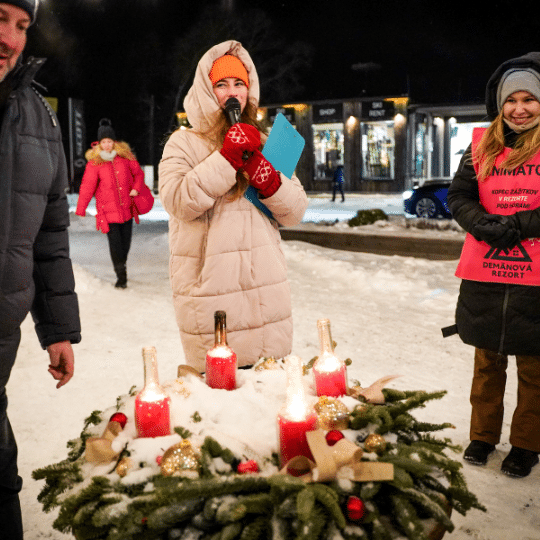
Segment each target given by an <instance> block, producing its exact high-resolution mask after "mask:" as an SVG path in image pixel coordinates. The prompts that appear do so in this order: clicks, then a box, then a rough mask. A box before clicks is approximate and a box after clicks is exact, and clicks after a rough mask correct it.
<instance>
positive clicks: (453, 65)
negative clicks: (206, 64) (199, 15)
mask: <svg viewBox="0 0 540 540" xmlns="http://www.w3.org/2000/svg"><path fill="white" fill-rule="evenodd" d="M236 5H237V7H238V8H240V9H239V10H240V11H241V10H242V8H244V7H246V6H250V7H257V8H260V9H264V10H265V11H266V12H267V13H268V14H269V15H270V16H271V17H272V18H274V19H275V21H276V25H277V26H278V27H279V28H280V29H281V30H282V31H283V32H285V33H287V34H288V35H290V37H291V38H294V39H298V40H305V41H307V42H309V43H311V44H313V46H314V48H315V56H314V65H313V67H312V70H311V76H310V78H309V84H308V87H307V88H306V95H307V97H308V98H310V97H311V98H312V99H325V98H331V97H355V96H360V95H362V90H364V89H365V90H366V91H367V92H368V95H369V94H373V93H377V92H378V91H380V92H382V93H389V94H392V93H395V94H401V93H406V92H407V91H408V90H409V92H410V95H411V98H412V99H413V100H415V101H428V102H437V101H451V102H459V101H483V97H484V87H485V83H486V82H487V79H488V78H489V76H490V74H491V73H492V72H493V71H494V70H495V68H496V67H497V66H498V65H499V64H500V63H502V62H503V61H505V60H507V59H508V58H512V57H515V56H520V55H522V54H525V53H527V52H529V51H532V50H540V3H538V2H532V1H526V2H513V1H506V0H505V1H492V2H490V3H488V4H487V5H486V3H484V2H475V1H474V0H470V1H468V2H463V1H461V0H458V1H447V2H440V1H420V0H409V1H407V0H401V1H397V0H386V1H384V0H383V1H381V0H356V1H348V0H343V1H340V0H334V1H328V0H325V1H322V0H312V1H310V2H302V1H295V0H278V1H268V0H266V1H263V0H238V1H237V2H236ZM369 62H374V63H376V64H379V65H380V66H381V69H380V70H378V71H376V72H370V73H362V72H359V71H353V70H352V69H351V66H352V65H353V64H358V63H369ZM306 82H307V81H306Z"/></svg>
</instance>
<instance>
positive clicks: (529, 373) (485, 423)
mask: <svg viewBox="0 0 540 540" xmlns="http://www.w3.org/2000/svg"><path fill="white" fill-rule="evenodd" d="M516 365H517V378H518V392H517V406H516V408H515V410H514V414H513V417H512V423H511V425H510V444H511V445H512V446H517V447H518V448H525V449H526V450H531V451H532V452H540V357H539V356H516ZM507 367H508V357H506V356H501V355H499V354H497V353H495V352H492V351H487V350H485V349H475V355H474V376H473V382H472V388H471V405H472V415H471V433H470V438H471V440H478V441H484V442H487V443H490V444H497V443H498V442H499V441H500V438H501V430H502V423H503V414H504V390H505V387H506V368H507Z"/></svg>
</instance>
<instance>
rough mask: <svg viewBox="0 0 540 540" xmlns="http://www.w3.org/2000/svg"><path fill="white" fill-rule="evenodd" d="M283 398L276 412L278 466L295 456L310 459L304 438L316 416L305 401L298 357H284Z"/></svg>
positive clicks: (315, 423) (311, 428)
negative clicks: (285, 383)
mask: <svg viewBox="0 0 540 540" xmlns="http://www.w3.org/2000/svg"><path fill="white" fill-rule="evenodd" d="M286 367H287V399H286V401H285V406H284V407H283V409H282V410H281V412H280V413H279V414H278V417H277V425H278V438H279V456H280V462H281V466H282V467H283V466H284V465H285V464H286V463H287V462H288V461H290V460H291V459H292V458H294V457H296V456H305V457H307V458H309V459H313V456H312V454H311V450H310V449H309V445H308V442H307V438H306V433H307V432H308V431H313V430H315V429H317V415H316V414H315V411H314V410H313V407H310V406H309V405H308V403H307V400H306V395H305V389H304V383H303V381H302V361H301V360H300V358H299V357H298V356H290V357H289V358H287V362H286Z"/></svg>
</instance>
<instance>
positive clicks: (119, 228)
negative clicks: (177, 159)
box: [75, 118, 144, 289]
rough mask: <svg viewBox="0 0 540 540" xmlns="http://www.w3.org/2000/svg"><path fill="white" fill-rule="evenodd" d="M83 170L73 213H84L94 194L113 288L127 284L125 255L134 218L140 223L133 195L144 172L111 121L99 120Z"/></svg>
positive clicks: (138, 189) (142, 180) (135, 193)
mask: <svg viewBox="0 0 540 540" xmlns="http://www.w3.org/2000/svg"><path fill="white" fill-rule="evenodd" d="M85 157H86V159H87V161H88V163H87V164H86V169H85V171H84V175H83V178H82V181H81V187H80V189H79V199H78V201H77V209H76V211H75V213H76V214H77V215H78V216H85V215H86V208H87V207H88V204H89V203H90V200H91V199H92V197H93V196H94V195H95V197H96V212H97V213H96V228H97V230H98V231H101V232H103V233H105V234H107V240H108V242H109V251H110V254H111V260H112V263H113V267H114V271H115V273H116V277H117V281H116V284H115V287H117V288H121V289H125V288H126V287H127V267H126V263H127V258H128V254H129V249H130V247H131V236H132V231H133V217H135V220H136V222H137V223H139V218H138V214H137V211H136V208H135V204H134V200H133V198H134V197H136V196H137V195H138V194H139V193H141V191H142V189H143V186H144V172H143V170H142V169H141V166H140V165H139V163H138V161H137V159H136V158H135V155H134V154H133V152H132V151H131V148H130V147H129V144H128V143H126V142H124V141H117V140H116V135H115V133H114V130H113V128H112V125H111V121H110V120H109V119H107V118H103V119H102V120H100V122H99V128H98V140H97V142H95V143H93V144H92V147H91V148H90V149H89V150H88V151H87V152H86V156H85Z"/></svg>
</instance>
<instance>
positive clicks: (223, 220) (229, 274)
mask: <svg viewBox="0 0 540 540" xmlns="http://www.w3.org/2000/svg"><path fill="white" fill-rule="evenodd" d="M226 54H232V55H233V56H236V57H237V58H239V59H240V60H241V62H242V64H243V65H244V66H245V69H246V71H247V74H246V77H248V78H249V81H246V82H248V83H249V86H248V88H247V90H246V89H245V88H244V91H247V100H246V101H247V105H246V106H245V108H244V110H243V111H242V118H241V122H242V124H241V125H242V126H245V125H246V124H249V125H256V110H257V105H258V101H259V80H258V76H257V72H256V70H255V66H254V65H253V62H252V60H251V57H250V56H249V54H248V52H247V51H246V50H245V49H244V48H243V47H242V46H241V44H240V43H238V42H236V41H227V42H224V43H220V44H219V45H216V46H214V47H212V48H211V49H210V50H209V51H208V52H207V53H205V54H204V56H203V57H202V58H201V60H200V61H199V64H198V67H197V70H196V73H195V79H194V82H193V86H192V87H191V89H190V90H189V92H188V94H187V96H186V98H185V100H184V109H185V111H186V113H187V117H188V120H189V122H190V124H191V126H192V129H188V130H184V129H179V130H177V131H176V132H174V133H173V134H172V135H171V137H170V139H169V140H168V142H167V144H166V146H165V148H164V151H163V157H162V160H161V163H160V166H159V195H160V198H161V201H162V204H163V207H164V208H165V210H166V211H167V212H168V214H169V216H170V220H169V246H170V264H169V266H170V279H171V287H172V290H173V297H174V307H175V312H176V319H177V323H178V326H179V329H180V335H181V338H182V345H183V349H184V353H185V358H186V362H187V364H189V365H190V366H192V367H194V368H195V369H197V370H199V371H201V372H202V371H204V370H205V356H206V352H207V351H208V350H209V349H211V348H212V347H213V345H214V312H215V311H217V310H222V311H225V312H226V313H227V337H228V343H229V345H230V346H231V348H232V349H233V350H234V351H235V352H236V355H237V357H238V365H239V366H249V365H252V364H254V363H255V362H256V361H257V360H258V359H259V358H260V357H262V356H274V357H275V358H281V357H284V356H286V355H288V354H289V353H290V352H291V348H292V338H293V323H292V313H291V297H290V288H289V283H288V280H287V266H286V261H285V257H284V255H283V251H282V249H281V245H280V242H281V238H280V234H279V230H278V225H284V226H292V225H295V224H298V223H299V222H300V221H301V220H302V217H303V215H304V212H305V210H306V208H307V197H306V194H305V192H304V189H303V188H302V185H301V184H300V182H299V180H298V179H297V178H296V177H294V176H293V177H292V178H290V179H289V178H286V177H285V176H284V175H283V174H281V173H278V175H279V176H278V177H277V178H278V183H279V187H278V188H277V191H275V192H274V193H273V194H272V195H271V196H268V197H267V198H265V199H264V201H263V202H264V204H265V205H266V207H267V208H268V209H269V210H270V211H271V213H272V215H273V219H272V218H269V217H267V215H265V213H263V212H262V211H261V210H259V209H258V208H257V207H256V206H255V205H254V204H253V203H252V202H250V201H249V200H248V199H247V198H246V197H244V196H243V193H244V191H245V188H246V187H247V184H246V183H245V182H246V181H245V180H243V178H242V174H241V172H237V171H236V170H235V167H234V166H232V165H231V162H230V161H229V160H228V159H226V157H224V154H223V153H221V152H220V150H222V151H223V150H224V148H222V147H223V141H224V138H225V135H226V133H227V131H228V130H229V128H230V126H231V124H230V123H229V122H228V120H227V117H226V115H225V113H224V111H223V109H222V107H221V106H220V103H219V101H218V98H217V96H216V93H215V92H214V85H213V84H212V81H211V80H210V76H209V74H210V71H211V69H212V67H213V65H214V63H215V61H216V60H217V59H219V58H221V57H222V56H224V55H226ZM216 86H217V84H216ZM234 92H235V88H232V89H231V95H234ZM235 97H236V96H235ZM248 127H250V126H248ZM262 137H263V138H264V135H262Z"/></svg>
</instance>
